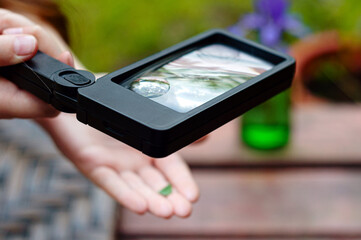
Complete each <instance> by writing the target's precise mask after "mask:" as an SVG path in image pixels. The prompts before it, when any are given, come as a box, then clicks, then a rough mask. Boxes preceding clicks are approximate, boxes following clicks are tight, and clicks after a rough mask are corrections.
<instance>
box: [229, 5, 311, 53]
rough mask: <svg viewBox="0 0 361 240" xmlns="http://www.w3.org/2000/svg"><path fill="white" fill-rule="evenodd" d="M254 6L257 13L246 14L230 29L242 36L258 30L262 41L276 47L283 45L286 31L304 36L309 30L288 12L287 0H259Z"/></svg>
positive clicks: (296, 35) (293, 34)
mask: <svg viewBox="0 0 361 240" xmlns="http://www.w3.org/2000/svg"><path fill="white" fill-rule="evenodd" d="M254 7H255V13H251V14H246V15H245V16H243V17H242V18H241V19H240V20H239V22H238V23H236V24H235V25H233V26H231V27H229V28H228V30H229V31H230V32H232V33H234V34H236V35H240V36H244V35H245V34H247V32H249V31H258V32H259V40H260V42H261V43H262V44H265V45H267V46H270V47H274V48H280V47H281V46H282V35H283V33H285V32H287V33H288V34H290V35H292V36H295V37H302V36H304V35H305V34H306V33H307V32H308V30H307V28H306V27H305V26H304V25H303V24H302V23H301V21H299V20H298V19H297V17H295V16H293V15H291V14H288V13H287V12H288V10H289V2H288V1H287V0H258V1H256V2H255V6H254Z"/></svg>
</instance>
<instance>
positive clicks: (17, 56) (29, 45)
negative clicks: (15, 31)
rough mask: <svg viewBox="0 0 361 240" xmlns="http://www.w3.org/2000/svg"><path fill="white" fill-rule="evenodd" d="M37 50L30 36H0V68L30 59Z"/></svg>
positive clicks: (35, 43)
mask: <svg viewBox="0 0 361 240" xmlns="http://www.w3.org/2000/svg"><path fill="white" fill-rule="evenodd" d="M37 50H38V44H37V40H36V38H35V37H34V36H31V35H25V34H20V35H0V66H8V65H13V64H17V63H21V62H23V61H26V60H29V59H30V58H32V57H33V56H34V55H35V53H36V52H37Z"/></svg>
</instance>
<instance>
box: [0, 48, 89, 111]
mask: <svg viewBox="0 0 361 240" xmlns="http://www.w3.org/2000/svg"><path fill="white" fill-rule="evenodd" d="M0 74H1V75H2V76H3V77H5V78H7V79H8V80H10V81H12V82H14V83H15V84H17V85H18V86H19V87H20V88H22V89H25V90H27V91H29V92H30V93H32V94H34V95H35V96H37V97H39V98H40V99H42V100H43V101H45V102H47V103H49V104H52V105H53V106H54V107H55V108H57V109H58V110H60V111H63V112H71V113H75V112H76V111H77V93H78V89H79V88H82V87H86V86H89V85H91V84H93V83H94V82H95V77H94V75H93V74H92V73H90V72H86V71H81V70H76V69H74V68H72V67H70V66H68V65H66V64H64V63H62V62H60V61H58V60H56V59H54V58H52V57H50V56H48V55H46V54H45V53H42V52H40V51H39V52H38V53H37V54H36V55H35V56H34V57H33V58H32V59H31V60H29V61H27V62H23V63H20V64H17V65H12V66H7V67H1V68H0Z"/></svg>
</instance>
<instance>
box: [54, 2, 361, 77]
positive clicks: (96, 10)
mask: <svg viewBox="0 0 361 240" xmlns="http://www.w3.org/2000/svg"><path fill="white" fill-rule="evenodd" d="M59 4H61V6H62V9H63V10H64V12H65V14H66V15H67V16H68V18H69V20H70V31H71V39H72V42H71V45H72V48H73V50H74V51H75V53H76V55H77V56H78V57H79V58H80V59H81V61H82V62H83V63H84V64H85V65H86V66H87V67H88V68H89V69H90V70H92V71H94V72H109V71H112V70H115V69H118V68H120V67H123V66H125V65H127V64H129V63H132V62H134V61H136V60H139V59H141V58H144V57H146V56H148V55H150V54H152V53H155V52H157V51H160V50H162V49H164V48H166V47H169V46H171V45H173V44H175V43H177V42H179V41H182V40H184V39H186V38H188V37H191V36H193V35H195V34H198V33H200V32H202V31H205V30H208V29H211V28H225V27H227V26H229V25H232V24H234V23H235V22H237V21H238V19H239V17H240V16H241V15H242V14H244V13H247V12H250V11H253V1H250V0H132V1H131V0H102V1H99V0H59ZM291 4H292V8H291V11H292V13H294V14H297V15H299V16H300V18H301V19H303V20H304V22H305V23H306V24H307V25H308V26H309V27H310V28H311V29H312V30H313V31H322V30H325V29H340V30H342V31H343V32H345V33H350V32H352V33H353V34H358V36H359V37H360V36H361V34H360V32H361V4H360V2H359V0H294V1H291Z"/></svg>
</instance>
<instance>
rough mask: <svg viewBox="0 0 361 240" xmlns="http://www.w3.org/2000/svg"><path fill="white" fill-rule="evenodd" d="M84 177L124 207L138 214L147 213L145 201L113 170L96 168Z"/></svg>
mask: <svg viewBox="0 0 361 240" xmlns="http://www.w3.org/2000/svg"><path fill="white" fill-rule="evenodd" d="M86 175H88V176H89V178H90V179H91V180H92V181H93V182H94V183H95V184H97V185H98V186H99V187H100V188H102V189H103V190H105V191H106V192H107V193H108V194H109V195H110V196H111V197H113V198H114V199H115V200H116V201H117V202H119V203H121V204H122V205H123V206H124V207H126V208H128V209H130V210H131V211H133V212H136V213H138V214H143V213H144V212H146V211H147V209H148V206H147V202H146V200H145V199H144V198H143V197H142V196H141V195H139V194H138V193H137V192H136V191H134V190H132V189H131V188H130V187H129V186H128V184H127V183H126V182H124V181H123V180H122V179H121V177H120V176H119V175H118V173H116V172H115V171H114V170H113V169H111V168H107V167H97V168H95V169H94V170H93V171H91V172H90V173H89V174H86Z"/></svg>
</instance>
